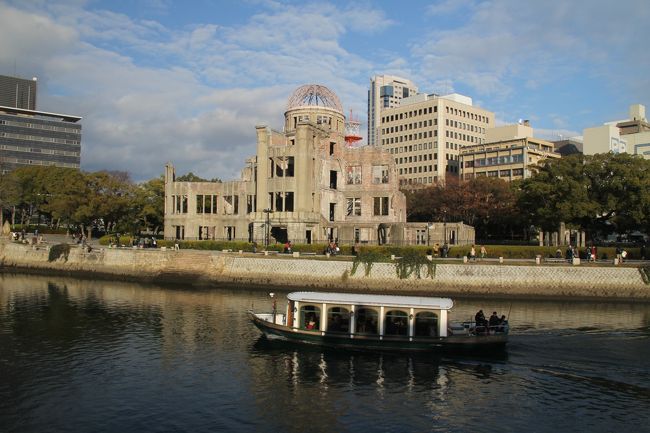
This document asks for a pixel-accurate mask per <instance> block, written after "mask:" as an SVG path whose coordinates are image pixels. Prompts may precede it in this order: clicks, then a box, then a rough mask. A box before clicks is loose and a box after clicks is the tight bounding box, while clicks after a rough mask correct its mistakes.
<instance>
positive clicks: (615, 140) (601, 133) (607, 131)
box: [582, 123, 628, 155]
mask: <svg viewBox="0 0 650 433" xmlns="http://www.w3.org/2000/svg"><path fill="white" fill-rule="evenodd" d="M582 137H583V139H582V140H583V145H582V151H583V153H584V154H585V155H595V154H597V153H608V152H612V153H626V152H627V151H628V150H627V140H626V139H625V138H622V137H621V132H620V129H619V128H618V127H617V126H616V124H615V123H606V124H605V125H601V126H594V127H592V128H585V129H584V130H583V131H582Z"/></svg>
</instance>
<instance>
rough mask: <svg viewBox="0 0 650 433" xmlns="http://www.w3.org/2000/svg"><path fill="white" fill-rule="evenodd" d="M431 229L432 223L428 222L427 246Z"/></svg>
mask: <svg viewBox="0 0 650 433" xmlns="http://www.w3.org/2000/svg"><path fill="white" fill-rule="evenodd" d="M432 227H433V223H431V222H428V223H427V246H429V239H430V238H431V235H430V232H431V228H432Z"/></svg>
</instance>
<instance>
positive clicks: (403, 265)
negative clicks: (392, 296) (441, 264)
mask: <svg viewBox="0 0 650 433" xmlns="http://www.w3.org/2000/svg"><path fill="white" fill-rule="evenodd" d="M424 252H426V249H425V250H424ZM423 266H426V267H427V275H426V276H428V277H431V278H433V277H434V275H435V266H434V264H433V262H431V261H430V260H429V259H428V258H427V256H426V255H425V254H424V253H423V251H422V248H409V249H405V250H404V251H403V253H402V256H401V257H400V258H399V259H397V261H396V262H395V271H396V272H397V276H398V277H399V278H400V279H405V278H409V277H410V276H411V275H413V274H414V273H415V276H416V277H417V278H418V279H420V278H422V267H423Z"/></svg>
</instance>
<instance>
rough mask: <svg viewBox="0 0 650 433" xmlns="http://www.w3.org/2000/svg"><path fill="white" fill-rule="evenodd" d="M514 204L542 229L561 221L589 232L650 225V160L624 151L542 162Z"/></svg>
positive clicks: (549, 227)
mask: <svg viewBox="0 0 650 433" xmlns="http://www.w3.org/2000/svg"><path fill="white" fill-rule="evenodd" d="M517 203H518V206H519V207H520V209H521V210H522V213H523V214H524V216H525V218H526V219H527V221H528V222H529V223H530V224H533V225H535V226H537V227H539V228H541V229H544V230H549V231H552V230H557V228H558V226H559V224H560V223H561V222H565V223H566V224H567V225H568V226H569V227H572V228H577V229H582V230H585V231H587V232H588V233H589V234H591V235H592V236H594V237H595V236H600V235H605V234H608V233H612V232H618V233H627V232H630V231H633V230H636V229H645V230H647V229H648V227H650V224H649V222H648V220H649V218H650V212H649V211H650V161H647V160H644V159H643V158H642V157H639V156H635V155H628V154H612V153H606V154H598V155H594V156H584V155H573V156H569V157H566V158H561V159H554V160H546V161H544V162H543V163H542V164H540V166H539V167H537V172H536V173H535V174H534V175H533V176H532V177H531V178H529V179H526V180H524V181H523V182H521V189H520V193H519V197H518V201H517Z"/></svg>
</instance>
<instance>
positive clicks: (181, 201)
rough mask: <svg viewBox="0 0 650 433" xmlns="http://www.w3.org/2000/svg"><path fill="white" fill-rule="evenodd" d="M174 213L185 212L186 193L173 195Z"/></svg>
mask: <svg viewBox="0 0 650 433" xmlns="http://www.w3.org/2000/svg"><path fill="white" fill-rule="evenodd" d="M174 198H175V201H176V204H175V208H176V213H187V195H176V196H174Z"/></svg>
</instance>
